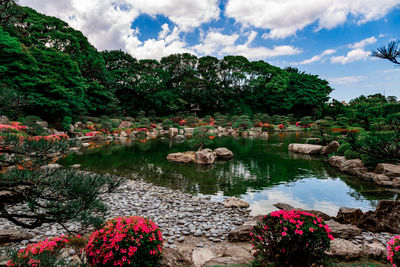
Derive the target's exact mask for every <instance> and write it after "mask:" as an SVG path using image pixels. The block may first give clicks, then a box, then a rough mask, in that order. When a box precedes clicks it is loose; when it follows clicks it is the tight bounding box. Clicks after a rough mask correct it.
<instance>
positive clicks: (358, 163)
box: [328, 156, 400, 188]
mask: <svg viewBox="0 0 400 267" xmlns="http://www.w3.org/2000/svg"><path fill="white" fill-rule="evenodd" d="M328 162H329V164H330V165H332V166H334V167H336V168H339V169H340V170H341V171H342V172H345V173H347V174H351V175H355V176H358V177H360V178H362V179H364V180H368V181H372V182H374V183H376V184H378V185H381V186H387V187H395V188H400V165H395V164H387V163H380V164H378V165H377V166H376V168H375V170H374V171H373V172H370V171H368V169H367V168H366V167H365V166H364V163H363V162H362V160H361V159H351V160H347V159H346V158H345V157H343V156H332V157H330V158H329V159H328Z"/></svg>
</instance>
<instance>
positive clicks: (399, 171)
mask: <svg viewBox="0 0 400 267" xmlns="http://www.w3.org/2000/svg"><path fill="white" fill-rule="evenodd" d="M375 172H376V173H379V174H384V175H386V176H388V177H390V178H397V177H399V178H400V165H395V164H388V163H379V164H378V165H376V168H375Z"/></svg>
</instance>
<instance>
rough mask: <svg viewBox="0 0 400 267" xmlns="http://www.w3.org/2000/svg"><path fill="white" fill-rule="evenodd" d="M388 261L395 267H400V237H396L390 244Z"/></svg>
mask: <svg viewBox="0 0 400 267" xmlns="http://www.w3.org/2000/svg"><path fill="white" fill-rule="evenodd" d="M387 259H388V260H389V261H390V263H391V264H393V267H396V266H397V267H400V236H395V237H393V238H392V239H391V240H390V241H389V242H388V244H387Z"/></svg>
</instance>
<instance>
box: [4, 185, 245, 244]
mask: <svg viewBox="0 0 400 267" xmlns="http://www.w3.org/2000/svg"><path fill="white" fill-rule="evenodd" d="M102 200H103V201H104V202H105V203H106V205H107V206H108V207H109V209H108V211H107V214H106V219H111V218H114V217H118V216H133V215H138V216H144V217H148V218H150V219H152V220H153V221H154V222H156V223H157V224H158V225H159V226H160V227H161V229H162V232H163V235H164V238H165V239H166V242H165V243H166V247H175V246H176V244H177V243H180V242H184V241H185V238H187V237H189V236H194V237H203V238H206V239H207V240H209V241H211V242H214V243H215V242H221V241H223V240H225V239H226V237H227V235H228V233H229V232H230V231H231V230H232V229H234V228H235V227H238V226H239V225H242V224H243V223H244V222H245V221H246V220H247V218H248V216H249V210H248V209H247V208H245V207H243V208H240V207H234V206H231V207H226V206H224V205H223V204H222V203H220V202H215V201H211V200H210V199H209V198H199V197H196V196H193V195H190V194H185V193H182V192H179V191H176V190H172V189H167V188H164V187H158V186H155V185H152V184H149V183H146V182H143V181H140V180H127V181H126V182H124V184H123V185H121V186H120V187H119V188H118V189H117V190H116V191H115V192H113V193H108V194H105V195H103V196H102ZM16 208H18V207H16ZM66 226H67V227H68V229H70V230H76V229H78V228H79V225H78V224H76V223H67V224H66ZM20 230H22V229H21V228H20V227H18V226H15V225H13V224H12V223H10V222H9V221H7V220H5V219H0V231H3V233H5V232H9V236H18V235H17V234H15V233H16V232H15V231H20ZM65 233H66V232H65V230H64V229H63V228H62V227H61V225H58V224H43V225H42V226H41V227H39V228H36V229H28V230H24V235H22V236H25V237H26V238H29V235H32V236H33V237H32V238H29V239H27V240H23V241H22V244H26V243H28V242H37V241H39V240H41V239H43V238H46V237H51V236H57V235H60V234H65ZM3 236H5V234H3ZM20 236H21V235H20Z"/></svg>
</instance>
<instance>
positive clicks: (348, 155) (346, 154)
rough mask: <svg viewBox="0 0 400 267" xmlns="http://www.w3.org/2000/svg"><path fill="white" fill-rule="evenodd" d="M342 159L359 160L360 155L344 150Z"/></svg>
mask: <svg viewBox="0 0 400 267" xmlns="http://www.w3.org/2000/svg"><path fill="white" fill-rule="evenodd" d="M344 157H345V158H346V159H359V158H361V154H360V153H358V152H357V151H354V150H351V149H350V150H346V151H345V152H344Z"/></svg>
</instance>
